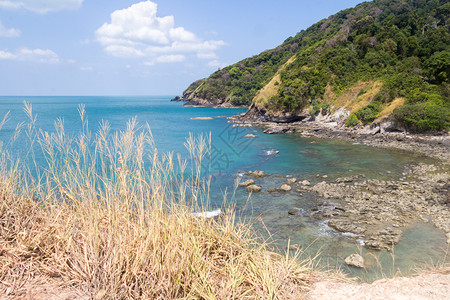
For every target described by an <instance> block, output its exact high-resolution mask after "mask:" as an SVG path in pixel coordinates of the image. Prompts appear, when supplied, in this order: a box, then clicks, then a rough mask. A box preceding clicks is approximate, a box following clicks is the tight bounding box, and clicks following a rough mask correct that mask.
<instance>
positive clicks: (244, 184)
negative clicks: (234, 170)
mask: <svg viewBox="0 0 450 300" xmlns="http://www.w3.org/2000/svg"><path fill="white" fill-rule="evenodd" d="M252 184H255V181H254V180H253V179H249V180H247V181H244V182H240V183H239V186H249V185H252Z"/></svg>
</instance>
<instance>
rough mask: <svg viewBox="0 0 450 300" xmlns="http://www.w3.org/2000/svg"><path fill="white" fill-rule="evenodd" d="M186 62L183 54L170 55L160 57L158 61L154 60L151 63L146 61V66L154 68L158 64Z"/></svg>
mask: <svg viewBox="0 0 450 300" xmlns="http://www.w3.org/2000/svg"><path fill="white" fill-rule="evenodd" d="M185 60H186V56H184V55H183V54H169V55H161V56H158V57H157V58H156V59H153V60H151V61H146V62H144V65H146V66H153V65H155V64H157V63H177V62H183V61H185Z"/></svg>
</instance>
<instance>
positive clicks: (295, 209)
mask: <svg viewBox="0 0 450 300" xmlns="http://www.w3.org/2000/svg"><path fill="white" fill-rule="evenodd" d="M299 213H300V209H298V208H292V209H290V210H289V211H288V214H290V215H291V216H295V215H298V214H299Z"/></svg>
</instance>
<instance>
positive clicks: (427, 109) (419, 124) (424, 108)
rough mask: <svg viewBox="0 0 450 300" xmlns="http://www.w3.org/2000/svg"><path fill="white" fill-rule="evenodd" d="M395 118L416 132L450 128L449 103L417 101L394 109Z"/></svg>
mask: <svg viewBox="0 0 450 300" xmlns="http://www.w3.org/2000/svg"><path fill="white" fill-rule="evenodd" d="M394 118H395V119H396V120H397V121H398V122H400V123H401V124H403V125H404V126H405V127H406V128H407V129H408V130H410V131H414V132H425V131H441V130H449V129H450V108H449V106H448V105H436V104H432V103H416V104H409V105H404V106H402V107H399V108H396V109H395V110H394Z"/></svg>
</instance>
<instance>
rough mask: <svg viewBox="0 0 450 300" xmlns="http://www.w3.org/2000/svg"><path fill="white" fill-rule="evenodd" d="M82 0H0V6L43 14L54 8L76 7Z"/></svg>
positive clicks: (54, 9) (66, 8)
mask: <svg viewBox="0 0 450 300" xmlns="http://www.w3.org/2000/svg"><path fill="white" fill-rule="evenodd" d="M83 1H84V0H0V8H6V9H14V10H21V9H25V10H31V11H34V12H37V13H40V14H45V13H48V12H50V11H56V10H70V9H78V8H80V6H81V4H82V3H83Z"/></svg>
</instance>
